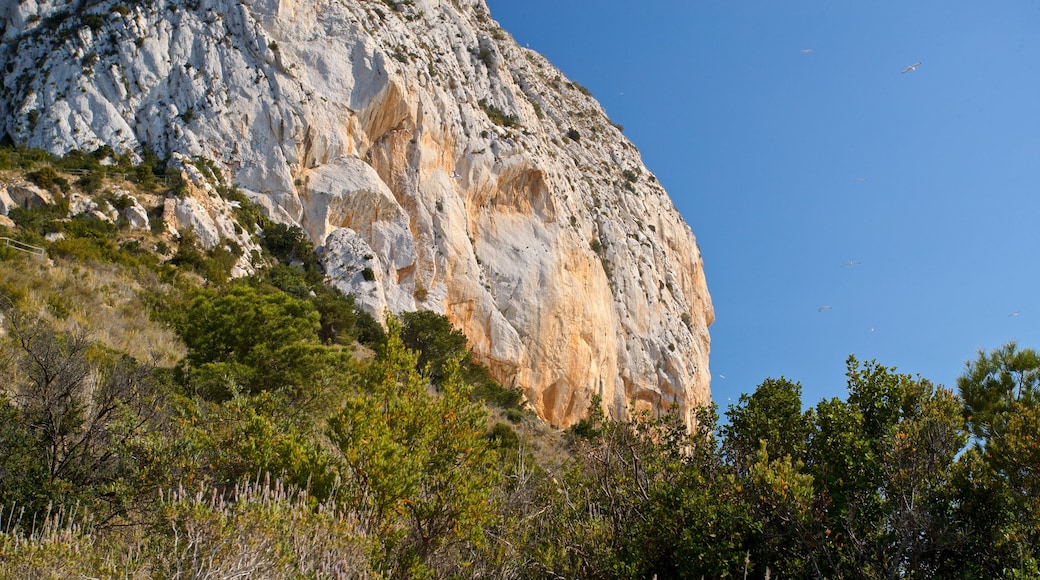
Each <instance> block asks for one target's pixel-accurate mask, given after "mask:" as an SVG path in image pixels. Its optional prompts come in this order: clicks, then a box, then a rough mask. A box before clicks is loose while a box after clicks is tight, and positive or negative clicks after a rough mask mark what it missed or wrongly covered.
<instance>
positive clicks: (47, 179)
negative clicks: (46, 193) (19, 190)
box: [25, 165, 70, 193]
mask: <svg viewBox="0 0 1040 580" xmlns="http://www.w3.org/2000/svg"><path fill="white" fill-rule="evenodd" d="M25 177H26V179H28V180H29V181H31V182H32V183H34V184H36V185H38V186H39V187H42V188H43V189H47V190H50V189H52V188H54V187H57V188H58V189H60V190H61V191H62V193H68V192H69V189H70V188H69V180H67V179H65V178H64V177H61V176H59V175H58V172H57V171H55V170H54V168H53V167H51V166H50V165H47V166H45V167H41V168H40V169H37V170H36V171H30V172H29V173H26V174H25Z"/></svg>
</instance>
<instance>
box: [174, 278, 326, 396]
mask: <svg viewBox="0 0 1040 580" xmlns="http://www.w3.org/2000/svg"><path fill="white" fill-rule="evenodd" d="M177 326H178V331H179V334H180V335H181V337H182V338H183V339H184V342H185V344H186V345H187V347H188V354H187V357H186V362H187V364H188V375H189V380H190V381H191V382H192V383H193V384H194V385H195V387H196V389H197V390H199V391H200V392H202V393H204V394H206V396H208V397H210V398H214V399H216V400H221V399H227V398H229V397H231V396H232V395H233V394H234V392H235V391H236V390H242V391H244V392H248V393H256V392H259V391H262V390H270V389H297V390H300V391H301V392H302V391H305V390H307V388H308V385H307V384H305V383H306V381H307V380H308V379H309V377H310V376H311V374H312V371H313V372H320V369H319V368H318V366H317V365H318V364H319V363H321V362H327V359H326V357H324V356H323V355H324V354H325V353H324V351H323V350H322V349H321V348H319V347H320V346H321V344H320V340H319V338H318V331H319V329H320V315H319V314H318V312H317V311H316V310H315V309H314V307H313V306H312V305H311V303H310V302H307V301H306V300H298V299H295V298H292V297H290V296H289V295H287V294H285V293H284V292H280V291H264V290H262V289H257V288H254V287H252V286H249V285H246V284H235V285H233V286H232V287H230V288H229V289H228V290H227V291H225V292H223V293H215V292H201V293H200V294H199V295H198V296H197V297H196V298H195V299H194V300H193V301H192V303H191V305H190V307H189V308H188V310H187V312H186V313H185V315H184V316H183V317H182V318H181V319H180V320H179V321H178V324H177ZM308 363H310V364H308Z"/></svg>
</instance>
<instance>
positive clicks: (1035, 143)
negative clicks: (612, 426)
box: [488, 0, 1040, 410]
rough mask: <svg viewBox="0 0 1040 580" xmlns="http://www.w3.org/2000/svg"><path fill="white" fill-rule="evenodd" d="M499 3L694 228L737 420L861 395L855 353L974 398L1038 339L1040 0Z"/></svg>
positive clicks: (515, 32) (496, 10)
mask: <svg viewBox="0 0 1040 580" xmlns="http://www.w3.org/2000/svg"><path fill="white" fill-rule="evenodd" d="M488 4H489V6H490V8H491V15H492V17H493V18H494V19H495V20H497V21H498V22H499V24H501V25H502V27H503V28H504V29H505V30H506V31H508V32H509V33H510V34H511V35H512V36H513V37H514V38H515V39H516V40H517V42H519V43H520V44H521V45H528V46H530V48H532V49H533V50H537V51H538V52H540V53H542V54H544V55H545V56H546V57H547V58H548V59H549V60H550V61H551V62H552V63H553V64H554V65H555V66H557V67H558V68H560V69H561V70H562V71H563V72H564V74H565V75H567V76H568V77H569V78H571V79H572V80H575V81H578V82H579V83H581V84H582V85H584V86H585V87H587V88H588V89H590V90H591V91H592V93H593V94H594V95H595V96H596V98H597V99H598V100H599V101H600V103H601V104H602V105H603V107H604V108H605V109H606V111H607V114H608V115H609V116H610V117H611V119H612V120H613V121H614V122H616V123H619V124H621V125H623V126H624V127H625V135H626V136H627V137H628V138H629V139H630V140H631V141H632V142H633V143H635V145H636V146H637V147H638V148H639V150H640V152H641V153H642V156H643V161H644V163H645V164H646V165H647V167H648V168H649V169H650V170H651V171H652V172H654V173H655V174H656V175H657V177H658V179H659V180H660V181H661V183H662V184H663V185H664V186H665V187H666V189H667V190H668V192H669V194H670V195H671V197H672V199H673V200H674V202H675V204H676V206H677V207H678V209H679V211H680V212H681V213H682V215H683V216H684V217H685V218H686V220H687V222H689V224H690V226H691V227H692V228H693V231H694V234H695V235H696V236H697V240H698V242H699V244H700V246H701V249H702V252H703V255H704V262H705V264H704V268H705V272H706V275H707V280H708V288H709V290H710V291H711V295H712V300H713V302H714V305H715V311H716V316H717V320H716V322H715V324H714V325H713V326H712V327H711V337H712V352H711V370H712V375H713V380H712V394H713V397H714V399H715V401H716V402H717V403H719V405H720V407H721V409H722V410H725V408H726V406H727V405H728V404H729V403H730V402H732V401H735V400H736V399H737V397H738V396H739V394H740V393H742V392H750V391H753V390H754V388H755V387H756V386H757V385H758V384H759V383H761V382H762V380H764V379H765V378H767V377H780V376H786V377H787V378H789V379H791V380H795V381H799V382H801V384H802V386H803V403H805V404H806V405H814V404H815V403H816V402H818V401H819V400H820V399H822V398H825V397H833V396H837V397H844V396H845V377H844V374H845V360H846V358H847V357H848V355H850V354H855V355H856V356H857V358H859V359H860V360H870V359H876V360H877V361H878V362H879V363H881V364H883V365H886V366H895V367H896V368H897V370H898V371H900V372H905V373H911V374H915V375H917V374H919V375H921V376H923V377H925V378H928V379H930V380H932V381H933V382H936V383H940V384H944V385H946V386H948V387H951V388H955V385H956V378H957V376H958V375H960V374H961V372H962V371H963V370H964V364H965V362H966V361H968V360H971V359H974V358H975V357H976V354H977V352H978V350H979V349H980V348H982V349H987V350H988V349H992V348H996V347H999V346H1001V345H1003V344H1004V343H1006V342H1007V341H1009V340H1017V341H1018V343H1019V344H1020V345H1021V346H1025V347H1033V348H1040V328H1038V321H1040V292H1038V290H1040V268H1038V267H1037V266H1038V260H1037V258H1038V252H1037V250H1038V249H1040V227H1038V221H1040V195H1038V194H1040V180H1038V179H1037V177H1038V173H1040V3H1038V2H1037V1H1033V0H1001V1H1000V2H979V1H971V2H968V1H963V0H953V1H949V0H947V1H942V2H939V1H933V0H929V1H898V2H897V1H893V0H881V1H871V2H862V1H860V2H849V1H843V0H842V1H835V0H816V1H801V0H785V1H783V2H776V1H771V0H770V1H767V0H761V1H739V0H693V1H690V2H676V1H674V0H672V1H666V0H646V1H644V2H639V3H634V2H630V1H621V0H600V1H598V2H588V1H578V0H522V1H521V0H488ZM803 51H811V52H803ZM916 62H921V65H920V67H918V68H917V70H914V71H912V72H908V73H906V74H902V73H901V71H902V70H903V69H904V68H906V67H907V66H908V65H910V64H913V63H916ZM847 262H858V264H856V265H854V266H843V264H845V263H847ZM824 306H829V307H830V309H829V310H824V311H820V308H821V307H824ZM1012 313H1017V315H1013V316H1012ZM723 376H724V377H725V378H723ZM731 400H732V401H731Z"/></svg>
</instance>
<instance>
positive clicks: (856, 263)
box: [841, 260, 859, 268]
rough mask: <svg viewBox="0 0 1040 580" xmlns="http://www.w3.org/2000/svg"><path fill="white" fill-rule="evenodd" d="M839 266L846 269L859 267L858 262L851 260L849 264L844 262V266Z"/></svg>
mask: <svg viewBox="0 0 1040 580" xmlns="http://www.w3.org/2000/svg"><path fill="white" fill-rule="evenodd" d="M841 266H842V267H843V268H848V267H850V266H859V262H857V261H856V260H852V261H851V262H845V263H844V264H842V265H841Z"/></svg>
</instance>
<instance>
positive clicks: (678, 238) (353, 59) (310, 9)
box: [0, 0, 713, 426]
mask: <svg viewBox="0 0 1040 580" xmlns="http://www.w3.org/2000/svg"><path fill="white" fill-rule="evenodd" d="M0 26H2V31H0V34H2V37H3V47H2V48H0V71H2V73H0V74H2V75H3V90H2V93H0V123H2V125H0V136H7V137H9V138H11V139H13V140H14V142H16V143H18V144H22V145H28V146H36V147H44V148H47V149H50V150H52V151H55V152H57V153H63V152H66V151H69V150H71V149H84V150H93V149H95V148H96V147H98V146H100V145H104V144H107V145H110V146H112V147H114V148H115V149H116V150H132V151H137V152H140V151H142V147H149V148H151V149H152V150H154V151H155V152H157V153H158V154H159V155H161V156H169V155H174V154H176V155H183V156H189V157H194V156H202V157H205V158H207V159H209V160H212V161H213V162H215V163H216V165H217V166H218V167H219V168H220V169H221V170H222V171H224V172H225V176H224V177H225V178H226V179H227V180H229V181H231V182H234V183H236V184H238V185H239V186H240V188H242V189H243V190H244V191H245V192H246V193H247V194H248V196H249V197H250V198H251V199H253V200H255V201H257V202H258V203H260V204H261V205H262V206H263V207H264V208H265V210H266V211H267V212H268V213H269V215H271V216H273V217H275V218H276V219H279V220H282V221H285V222H292V223H296V224H299V225H300V226H302V227H303V228H304V229H305V230H306V231H307V232H308V233H309V235H310V236H311V237H312V238H313V240H314V242H315V243H316V245H318V246H320V247H321V248H322V255H323V260H324V262H325V264H326V265H327V269H328V273H329V275H330V276H331V277H332V278H333V279H334V280H335V282H336V284H338V285H339V286H340V287H341V288H342V289H343V290H345V291H347V292H351V293H355V294H356V295H357V296H358V297H359V299H360V302H361V303H362V304H364V305H365V307H366V308H368V309H369V310H370V311H371V312H373V313H374V314H376V315H377V316H379V315H381V313H382V311H383V310H384V309H389V310H391V311H394V312H399V311H405V310H414V309H431V310H435V311H438V312H443V313H445V314H446V315H447V316H448V317H449V318H450V319H451V320H452V321H453V322H454V323H455V324H456V325H457V326H459V327H460V328H461V329H463V331H464V332H465V333H466V335H467V336H468V337H469V339H470V341H471V343H472V346H473V349H474V352H475V354H476V357H477V359H478V360H480V361H482V362H483V363H485V364H487V365H488V366H489V367H490V368H491V369H492V372H493V373H494V375H495V376H496V377H497V378H498V379H499V380H501V381H502V382H503V383H505V384H507V385H517V386H520V387H521V388H522V389H523V391H524V393H525V395H526V396H527V398H528V400H529V401H530V403H531V404H532V405H533V406H534V408H535V409H536V410H537V411H538V413H539V414H540V415H541V416H542V417H543V418H544V419H546V420H547V421H549V422H551V423H553V424H556V425H559V426H567V425H570V424H572V423H574V422H575V421H576V420H577V419H578V418H579V417H580V416H581V415H582V414H583V413H584V412H585V410H586V409H587V407H588V404H589V401H590V400H591V398H592V396H593V395H595V394H600V395H602V399H603V402H604V407H605V409H606V410H607V411H608V412H610V413H611V414H612V415H614V416H616V417H623V416H625V415H626V414H627V412H628V409H630V408H632V407H634V408H636V409H652V410H659V409H662V408H665V407H668V406H670V405H671V404H672V403H677V404H679V405H680V406H681V407H682V408H683V409H689V408H690V406H691V405H695V404H701V403H705V402H707V401H708V399H709V394H708V389H709V377H710V375H709V372H708V347H709V340H708V326H709V325H710V324H711V322H712V319H713V312H712V307H711V302H710V298H709V296H708V291H707V288H706V286H705V281H704V275H703V272H702V269H701V257H700V253H699V250H698V248H697V245H696V243H695V241H694V237H693V234H692V232H691V231H690V228H689V227H688V226H687V224H686V223H685V222H684V221H683V219H682V217H681V216H680V215H679V214H678V212H677V211H676V210H675V208H674V206H673V204H672V203H671V201H670V199H669V198H668V195H667V194H666V193H665V191H664V190H663V189H662V188H661V186H660V185H659V184H658V183H657V182H656V180H655V178H654V176H653V174H651V173H650V172H649V171H648V170H647V169H646V168H645V167H644V166H643V163H642V161H641V159H640V157H639V154H638V152H637V151H636V148H635V147H634V146H633V145H632V144H631V143H629V142H628V141H627V140H626V139H625V138H624V137H623V135H622V134H621V131H620V128H618V127H616V126H615V125H613V124H612V123H611V122H610V121H609V119H608V118H607V117H606V115H605V114H604V112H603V110H602V109H601V108H600V107H599V105H598V104H597V103H596V101H595V100H594V99H593V98H592V97H591V96H590V95H589V94H588V91H586V90H584V89H583V88H582V87H581V86H580V85H577V84H575V83H572V82H569V81H568V80H567V79H566V78H564V76H563V75H562V74H561V73H560V72H559V71H558V70H556V69H555V68H553V67H552V66H551V65H550V64H549V63H548V62H547V61H546V60H545V59H544V58H542V57H541V56H540V55H538V54H537V53H535V52H532V51H530V50H526V49H523V48H521V47H520V46H518V45H517V44H516V43H515V42H514V41H513V40H512V38H511V37H510V36H509V35H508V34H507V33H506V32H504V31H503V30H501V29H500V28H499V27H498V25H497V24H496V23H495V22H494V21H493V20H492V19H491V16H490V14H489V13H488V9H487V6H486V5H485V4H484V2H483V0H404V1H397V2H392V1H389V0H386V1H374V0H134V1H130V0H123V1H122V2H119V1H117V0H79V1H76V2H72V1H68V2H66V1H65V0H10V1H8V2H5V3H4V5H3V6H2V7H0Z"/></svg>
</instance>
